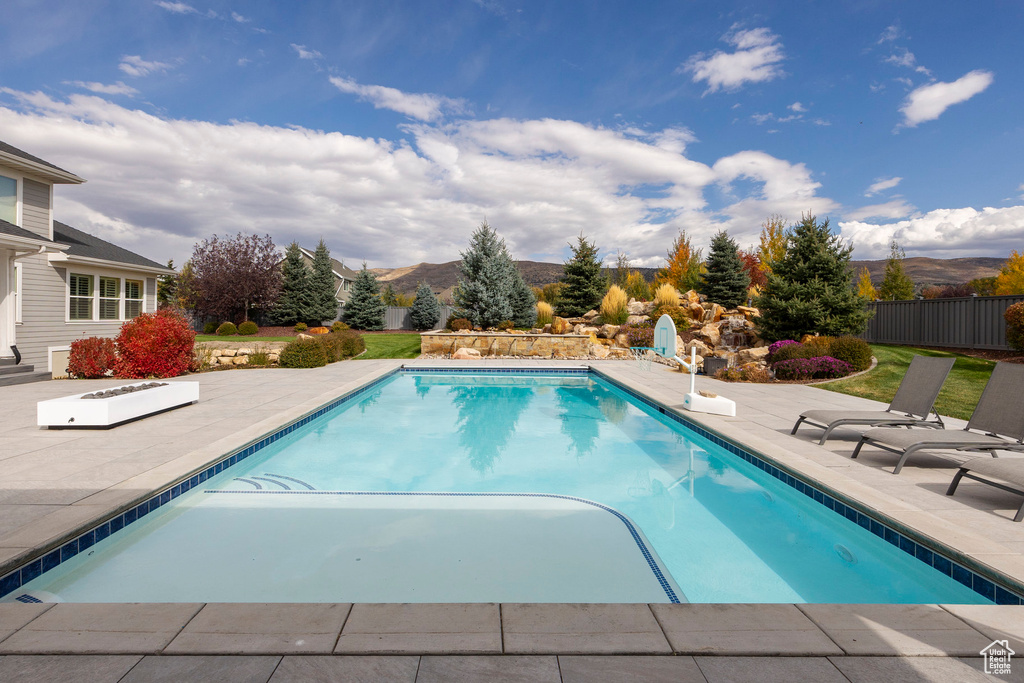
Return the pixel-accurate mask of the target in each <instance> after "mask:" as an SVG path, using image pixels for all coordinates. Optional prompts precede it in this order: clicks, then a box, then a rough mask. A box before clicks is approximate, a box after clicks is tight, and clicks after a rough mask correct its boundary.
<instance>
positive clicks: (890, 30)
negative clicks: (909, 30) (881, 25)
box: [876, 24, 903, 45]
mask: <svg viewBox="0 0 1024 683" xmlns="http://www.w3.org/2000/svg"><path fill="white" fill-rule="evenodd" d="M902 35H903V32H902V31H900V27H899V26H897V25H896V24H892V25H890V26H886V27H885V30H884V31H882V35H880V36H879V37H878V42H877V43H876V45H881V44H882V43H891V42H892V41H894V40H896V39H897V38H899V37H900V36H902Z"/></svg>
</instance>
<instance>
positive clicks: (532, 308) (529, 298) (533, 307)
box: [511, 268, 537, 329]
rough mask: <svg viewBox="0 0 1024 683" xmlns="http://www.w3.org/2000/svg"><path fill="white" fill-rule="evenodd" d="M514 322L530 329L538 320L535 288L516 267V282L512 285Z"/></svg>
mask: <svg viewBox="0 0 1024 683" xmlns="http://www.w3.org/2000/svg"><path fill="white" fill-rule="evenodd" d="M511 320H512V322H513V323H515V326H516V327H518V328H522V329H529V328H531V327H533V324H534V323H535V322H537V298H536V297H535V296H534V295H533V289H532V288H531V287H530V285H528V284H526V280H524V279H523V274H522V273H520V272H519V269H518V268H516V278H515V283H514V285H513V287H512V318H511Z"/></svg>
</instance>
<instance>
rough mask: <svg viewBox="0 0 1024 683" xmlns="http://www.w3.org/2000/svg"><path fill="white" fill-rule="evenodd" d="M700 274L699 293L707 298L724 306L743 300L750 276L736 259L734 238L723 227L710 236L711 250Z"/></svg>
mask: <svg viewBox="0 0 1024 683" xmlns="http://www.w3.org/2000/svg"><path fill="white" fill-rule="evenodd" d="M704 267H705V272H704V274H703V275H701V293H703V294H705V295H706V296H707V297H708V301H711V302H714V303H716V304H721V305H722V306H725V307H726V308H736V307H737V306H742V305H743V304H745V303H746V302H747V288H749V287H750V277H749V276H748V275H747V272H746V270H745V269H744V267H743V261H742V260H740V256H739V248H738V247H737V246H736V242H735V241H734V240H733V239H732V238H730V237H729V235H728V234H727V233H726V232H725V231H724V230H723V231H721V232H719V233H718V234H717V235H715V236H714V237H713V238H711V251H710V252H709V253H708V260H707V261H706V262H705V264H704Z"/></svg>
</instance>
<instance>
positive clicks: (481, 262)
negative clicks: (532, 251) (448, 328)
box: [452, 221, 518, 328]
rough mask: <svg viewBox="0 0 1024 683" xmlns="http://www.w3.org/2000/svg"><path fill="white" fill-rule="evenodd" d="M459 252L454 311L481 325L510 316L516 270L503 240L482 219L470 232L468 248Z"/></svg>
mask: <svg viewBox="0 0 1024 683" xmlns="http://www.w3.org/2000/svg"><path fill="white" fill-rule="evenodd" d="M460 255H461V256H462V263H461V264H460V269H461V271H462V277H460V278H459V282H458V284H457V285H456V286H455V291H453V292H452V299H453V301H454V303H455V308H456V315H457V316H458V317H461V318H466V319H468V320H469V321H470V322H472V323H473V325H474V326H477V327H483V328H488V327H497V325H498V323H501V322H504V321H505V320H511V319H512V292H513V290H514V288H515V284H516V276H517V273H518V271H517V268H516V266H515V263H513V262H512V258H511V257H510V256H509V254H508V250H507V249H506V248H505V241H504V240H503V239H501V238H500V237H498V233H497V232H496V231H495V230H494V228H492V227H491V226H490V225H488V224H487V221H484V222H483V223H481V224H480V227H479V228H477V229H476V231H474V232H473V235H472V237H471V238H470V242H469V248H468V249H467V250H466V251H464V252H460Z"/></svg>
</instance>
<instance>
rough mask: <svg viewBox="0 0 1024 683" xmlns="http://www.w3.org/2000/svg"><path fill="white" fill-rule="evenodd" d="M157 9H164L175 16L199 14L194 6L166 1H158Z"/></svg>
mask: <svg viewBox="0 0 1024 683" xmlns="http://www.w3.org/2000/svg"><path fill="white" fill-rule="evenodd" d="M155 4H156V6H157V7H162V8H163V9H165V10H167V11H168V12H173V13H174V14H198V13H199V11H198V10H197V9H196V8H195V7H193V6H192V5H188V4H186V3H184V2H167V1H166V0H158V1H157V2H156V3H155Z"/></svg>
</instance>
